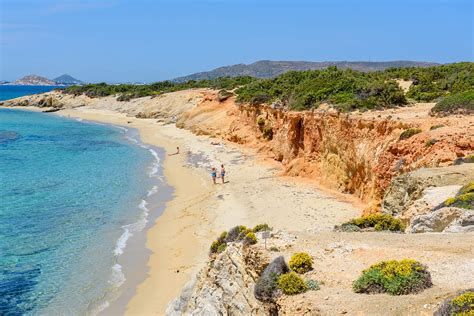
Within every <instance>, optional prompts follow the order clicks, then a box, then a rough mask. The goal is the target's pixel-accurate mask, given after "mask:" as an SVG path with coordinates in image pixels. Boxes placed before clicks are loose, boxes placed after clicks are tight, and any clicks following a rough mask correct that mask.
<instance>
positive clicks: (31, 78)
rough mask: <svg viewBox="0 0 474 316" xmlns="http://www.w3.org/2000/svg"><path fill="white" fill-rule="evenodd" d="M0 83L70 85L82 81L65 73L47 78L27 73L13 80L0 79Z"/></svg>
mask: <svg viewBox="0 0 474 316" xmlns="http://www.w3.org/2000/svg"><path fill="white" fill-rule="evenodd" d="M0 84H5V85H17V86H71V85H79V84H83V82H82V81H81V80H79V79H76V78H74V77H72V76H70V75H66V74H65V75H61V76H59V77H57V78H54V79H48V78H45V77H41V76H38V75H28V76H25V77H23V78H21V79H18V80H16V81H13V82H7V81H0Z"/></svg>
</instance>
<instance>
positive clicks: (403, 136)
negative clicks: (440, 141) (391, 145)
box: [400, 128, 422, 140]
mask: <svg viewBox="0 0 474 316" xmlns="http://www.w3.org/2000/svg"><path fill="white" fill-rule="evenodd" d="M421 132H422V130H421V129H420V128H409V129H406V130H404V131H403V132H402V133H401V134H400V140H403V139H408V138H410V137H412V136H413V135H416V134H419V133H421Z"/></svg>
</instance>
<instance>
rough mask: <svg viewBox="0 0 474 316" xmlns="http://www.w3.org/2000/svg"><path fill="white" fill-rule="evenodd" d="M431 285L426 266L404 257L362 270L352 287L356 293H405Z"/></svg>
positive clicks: (414, 291) (418, 290)
mask: <svg viewBox="0 0 474 316" xmlns="http://www.w3.org/2000/svg"><path fill="white" fill-rule="evenodd" d="M431 286H432V282H431V275H430V273H429V272H428V270H427V268H426V266H424V265H422V264H421V263H419V262H417V261H415V260H411V259H403V260H401V261H396V260H391V261H382V262H380V263H378V264H375V265H373V266H371V267H370V268H368V269H367V270H364V271H363V272H362V275H361V276H360V277H359V278H358V279H357V280H356V281H355V282H354V283H353V286H352V287H353V290H354V292H356V293H367V294H377V293H388V294H391V295H405V294H413V293H418V292H420V291H422V290H424V289H426V288H429V287H431Z"/></svg>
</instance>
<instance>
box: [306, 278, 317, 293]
mask: <svg viewBox="0 0 474 316" xmlns="http://www.w3.org/2000/svg"><path fill="white" fill-rule="evenodd" d="M305 283H306V287H307V288H308V291H317V290H319V289H320V287H319V282H318V281H316V280H306V282H305Z"/></svg>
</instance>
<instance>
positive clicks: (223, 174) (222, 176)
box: [221, 165, 225, 184]
mask: <svg viewBox="0 0 474 316" xmlns="http://www.w3.org/2000/svg"><path fill="white" fill-rule="evenodd" d="M224 177H225V168H224V165H221V179H222V184H224Z"/></svg>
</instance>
